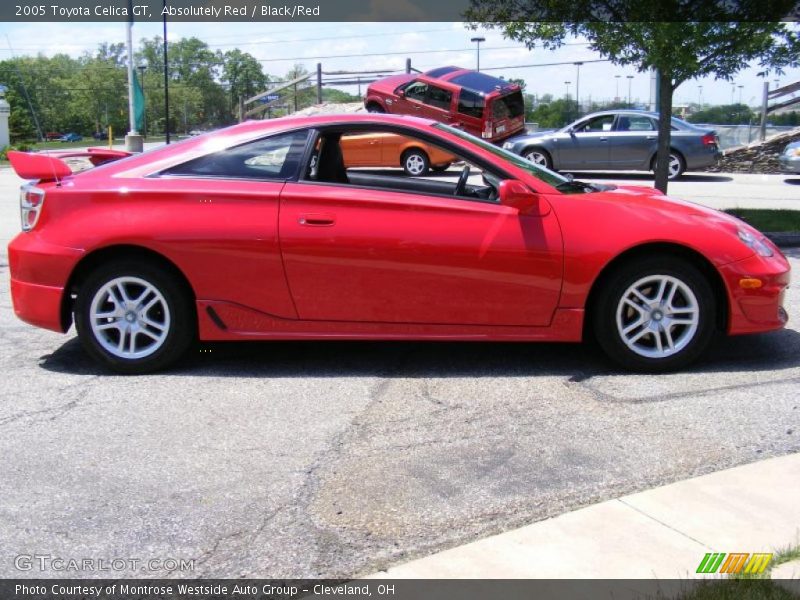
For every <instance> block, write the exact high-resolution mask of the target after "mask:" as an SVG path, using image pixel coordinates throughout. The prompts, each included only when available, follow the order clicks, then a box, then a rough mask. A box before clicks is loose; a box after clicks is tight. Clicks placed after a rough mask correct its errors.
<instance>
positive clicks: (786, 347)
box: [39, 329, 800, 381]
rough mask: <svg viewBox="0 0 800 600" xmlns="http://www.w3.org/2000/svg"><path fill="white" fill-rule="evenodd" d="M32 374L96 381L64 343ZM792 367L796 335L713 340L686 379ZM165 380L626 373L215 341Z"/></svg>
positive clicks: (567, 351)
mask: <svg viewBox="0 0 800 600" xmlns="http://www.w3.org/2000/svg"><path fill="white" fill-rule="evenodd" d="M39 365H40V367H41V368H43V369H45V370H48V371H54V372H59V373H70V374H81V375H102V374H108V373H109V372H108V371H106V370H105V369H104V368H102V367H100V366H99V365H97V364H96V363H95V362H94V361H93V360H91V359H90V358H89V357H88V356H87V355H86V354H85V353H84V352H83V349H82V348H81V346H80V344H79V342H78V340H77V338H72V339H70V340H69V341H67V342H66V343H64V344H63V345H62V346H60V347H59V348H57V349H56V350H55V351H54V352H53V353H52V354H49V355H46V356H42V357H41V358H40V363H39ZM797 366H800V333H798V332H797V331H794V330H792V329H785V330H782V331H778V332H773V333H770V334H759V335H753V336H737V337H731V338H724V339H721V340H720V341H718V342H717V343H716V344H715V345H714V346H713V347H712V348H711V350H710V351H709V352H708V353H707V355H706V356H705V358H703V359H702V360H701V361H698V362H697V363H695V364H694V365H692V366H691V367H690V368H688V369H686V370H685V372H687V373H696V372H706V373H712V372H720V371H725V372H730V371H740V370H745V371H747V370H780V369H789V368H793V367H797ZM164 374H165V375H168V376H176V377H178V376H219V377H303V376H308V377H348V376H350V377H363V376H379V377H499V376H504V377H508V376H512V377H513V376H520V377H529V376H532V375H542V376H548V375H549V376H564V377H568V378H569V379H570V380H572V381H583V380H586V379H589V378H591V377H593V376H595V375H613V374H620V375H625V374H627V372H626V371H623V370H621V369H619V368H618V367H616V366H615V365H613V364H612V363H610V362H609V360H608V359H607V358H606V357H605V356H604V355H603V353H602V352H601V351H600V349H599V348H598V347H597V346H596V344H593V343H587V344H558V343H499V342H368V341H364V342H335V341H325V342H318V341H299V342H215V343H202V344H200V345H198V347H197V348H196V349H195V350H194V352H192V353H190V354H189V355H188V356H187V357H186V358H185V359H183V360H182V361H181V362H180V363H179V364H178V365H176V366H174V367H172V368H171V369H170V370H169V371H166V372H165V373H164Z"/></svg>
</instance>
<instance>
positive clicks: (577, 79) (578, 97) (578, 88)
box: [572, 62, 583, 118]
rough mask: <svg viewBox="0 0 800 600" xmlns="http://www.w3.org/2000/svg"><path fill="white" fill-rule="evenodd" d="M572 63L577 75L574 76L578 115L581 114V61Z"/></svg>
mask: <svg viewBox="0 0 800 600" xmlns="http://www.w3.org/2000/svg"><path fill="white" fill-rule="evenodd" d="M572 64H574V65H575V67H576V69H577V71H578V73H577V76H576V77H575V105H576V106H577V108H578V115H577V116H578V117H580V116H581V65H582V64H583V63H582V62H575V63H572ZM576 118H577V117H576Z"/></svg>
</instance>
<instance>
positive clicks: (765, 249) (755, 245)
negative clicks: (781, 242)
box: [738, 229, 773, 256]
mask: <svg viewBox="0 0 800 600" xmlns="http://www.w3.org/2000/svg"><path fill="white" fill-rule="evenodd" d="M738 233H739V239H740V240H742V243H743V244H744V245H745V246H747V247H748V248H751V249H752V250H753V251H755V253H756V254H758V255H759V256H772V254H773V252H772V248H770V247H769V246H767V245H766V244H765V243H764V242H762V241H761V240H759V239H757V238H756V237H755V236H754V235H753V234H752V233H750V232H749V231H746V230H744V229H740V230H739V231H738Z"/></svg>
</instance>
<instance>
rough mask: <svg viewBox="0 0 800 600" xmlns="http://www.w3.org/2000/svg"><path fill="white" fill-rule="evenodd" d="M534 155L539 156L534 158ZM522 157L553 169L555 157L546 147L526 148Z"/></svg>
mask: <svg viewBox="0 0 800 600" xmlns="http://www.w3.org/2000/svg"><path fill="white" fill-rule="evenodd" d="M534 157H537V158H536V159H534ZM522 158H524V159H525V160H529V161H531V162H532V163H533V164H537V165H540V166H542V167H545V168H546V169H550V170H551V171H552V170H553V158H552V157H551V156H550V153H549V152H548V151H547V150H545V149H544V148H537V147H533V148H525V150H523V151H522Z"/></svg>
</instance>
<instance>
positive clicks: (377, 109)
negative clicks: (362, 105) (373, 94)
mask: <svg viewBox="0 0 800 600" xmlns="http://www.w3.org/2000/svg"><path fill="white" fill-rule="evenodd" d="M367 112H371V113H385V112H386V111H385V110H384V109H383V107H382V106H381V105H380V104H378V103H377V102H370V103H369V104H368V105H367Z"/></svg>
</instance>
